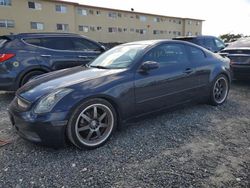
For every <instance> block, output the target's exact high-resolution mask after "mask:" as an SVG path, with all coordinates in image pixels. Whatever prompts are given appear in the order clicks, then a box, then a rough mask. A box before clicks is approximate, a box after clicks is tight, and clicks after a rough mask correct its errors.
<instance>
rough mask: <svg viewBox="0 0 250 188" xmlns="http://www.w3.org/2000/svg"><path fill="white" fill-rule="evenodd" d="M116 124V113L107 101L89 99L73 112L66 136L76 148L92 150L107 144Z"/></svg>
mask: <svg viewBox="0 0 250 188" xmlns="http://www.w3.org/2000/svg"><path fill="white" fill-rule="evenodd" d="M116 124H117V115H116V111H115V109H114V107H113V106H112V105H111V104H110V103H109V102H108V101H106V100H104V99H98V98H97V99H90V100H88V101H86V102H84V103H83V104H81V105H80V106H79V107H78V108H77V109H76V110H75V111H74V112H73V114H72V116H71V118H70V121H69V124H68V127H67V135H68V138H69V140H70V141H71V142H72V143H73V144H74V145H75V146H77V147H78V148H81V149H82V148H88V149H94V148H97V147H100V146H102V145H103V144H105V142H107V140H108V139H109V138H110V137H111V135H112V133H113V131H114V130H115V128H116Z"/></svg>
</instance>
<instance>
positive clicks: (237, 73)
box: [231, 65, 250, 79]
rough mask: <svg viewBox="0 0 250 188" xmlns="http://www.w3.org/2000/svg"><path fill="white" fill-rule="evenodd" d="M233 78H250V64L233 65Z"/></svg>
mask: <svg viewBox="0 0 250 188" xmlns="http://www.w3.org/2000/svg"><path fill="white" fill-rule="evenodd" d="M231 70H232V74H233V78H236V79H250V65H231Z"/></svg>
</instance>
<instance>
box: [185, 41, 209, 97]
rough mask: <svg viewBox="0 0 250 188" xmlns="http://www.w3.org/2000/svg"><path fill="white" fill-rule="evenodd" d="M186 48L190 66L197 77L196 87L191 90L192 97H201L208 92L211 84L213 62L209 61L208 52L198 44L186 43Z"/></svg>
mask: <svg viewBox="0 0 250 188" xmlns="http://www.w3.org/2000/svg"><path fill="white" fill-rule="evenodd" d="M186 50H187V54H188V58H189V62H190V68H191V69H192V70H193V77H194V78H195V82H194V88H193V90H192V91H191V92H192V93H191V95H192V97H199V96H200V95H202V94H204V92H206V91H205V90H206V89H207V88H208V87H207V86H208V84H209V76H210V74H211V69H212V68H211V67H212V66H213V64H211V62H209V59H208V58H207V55H206V53H205V52H204V51H203V50H202V49H200V48H197V47H196V46H191V45H186Z"/></svg>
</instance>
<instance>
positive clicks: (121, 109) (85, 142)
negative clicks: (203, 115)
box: [9, 40, 231, 148]
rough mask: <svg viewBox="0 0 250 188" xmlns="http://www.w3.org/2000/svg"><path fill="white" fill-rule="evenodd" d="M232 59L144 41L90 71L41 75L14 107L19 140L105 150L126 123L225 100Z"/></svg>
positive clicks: (126, 46)
mask: <svg viewBox="0 0 250 188" xmlns="http://www.w3.org/2000/svg"><path fill="white" fill-rule="evenodd" d="M230 80H231V78H230V64H229V59H228V58H223V57H221V56H220V55H217V54H214V53H212V52H210V51H208V50H206V49H204V48H202V47H199V46H197V45H194V44H191V43H187V42H184V41H174V40H153V41H138V42H133V43H127V44H123V45H119V46H117V47H114V48H112V49H110V50H109V51H107V52H105V53H104V54H102V55H101V56H99V57H98V58H97V59H95V60H94V61H93V62H92V63H91V64H90V65H88V66H87V67H76V68H71V69H65V70H61V71H56V72H54V73H53V74H52V73H48V74H47V75H46V76H44V75H41V76H40V77H38V78H35V79H32V80H31V81H30V82H28V83H27V84H25V85H24V86H23V87H21V88H20V89H19V90H18V91H17V93H16V97H15V99H14V100H13V101H12V103H11V105H10V107H9V114H10V119H11V122H12V124H13V125H14V126H15V127H16V129H17V130H18V133H19V135H20V136H21V137H23V138H25V139H27V140H30V141H32V142H36V143H42V144H46V145H50V146H54V147H55V146H58V145H60V144H63V143H65V140H66V138H68V139H69V140H70V141H71V142H72V143H73V144H74V145H75V146H77V147H79V148H85V147H86V148H96V147H99V146H101V145H103V144H104V143H105V142H106V141H107V140H108V139H109V138H110V136H111V134H112V133H113V132H114V130H115V128H116V127H117V126H121V123H123V122H126V121H129V120H131V119H133V118H135V117H138V116H142V115H146V114H148V113H150V112H155V111H159V110H161V109H164V108H167V107H172V106H175V105H178V104H182V103H187V102H190V101H195V100H206V101H208V102H209V103H210V104H212V105H221V104H223V103H224V102H225V100H226V98H227V95H228V91H229V88H230Z"/></svg>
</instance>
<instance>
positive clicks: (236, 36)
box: [219, 33, 247, 43]
mask: <svg viewBox="0 0 250 188" xmlns="http://www.w3.org/2000/svg"><path fill="white" fill-rule="evenodd" d="M219 37H220V38H221V39H222V40H223V41H224V42H225V43H228V42H234V41H236V40H238V39H240V38H242V37H247V36H244V35H243V34H231V33H227V34H224V35H220V36H219Z"/></svg>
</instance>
